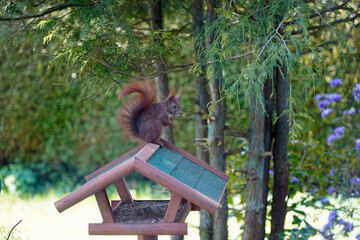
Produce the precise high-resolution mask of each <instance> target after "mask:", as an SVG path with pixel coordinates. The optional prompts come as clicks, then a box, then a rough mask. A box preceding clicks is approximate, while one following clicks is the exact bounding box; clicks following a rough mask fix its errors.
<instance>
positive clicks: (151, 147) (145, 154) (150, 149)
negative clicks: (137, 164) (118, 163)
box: [135, 143, 160, 162]
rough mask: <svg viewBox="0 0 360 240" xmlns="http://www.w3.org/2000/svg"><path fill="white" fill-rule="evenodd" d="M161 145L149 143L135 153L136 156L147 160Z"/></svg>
mask: <svg viewBox="0 0 360 240" xmlns="http://www.w3.org/2000/svg"><path fill="white" fill-rule="evenodd" d="M159 147H160V146H159V145H158V144H154V143H148V144H146V145H145V147H143V148H142V149H141V150H140V151H139V152H138V153H137V154H136V155H135V158H136V159H139V160H142V161H144V162H146V161H147V160H149V158H150V157H151V156H152V155H153V154H154V153H155V152H156V150H158V149H159Z"/></svg>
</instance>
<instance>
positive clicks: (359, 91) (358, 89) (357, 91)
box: [353, 83, 360, 102]
mask: <svg viewBox="0 0 360 240" xmlns="http://www.w3.org/2000/svg"><path fill="white" fill-rule="evenodd" d="M353 94H354V98H355V101H357V102H360V83H357V84H356V85H355V87H354V89H353Z"/></svg>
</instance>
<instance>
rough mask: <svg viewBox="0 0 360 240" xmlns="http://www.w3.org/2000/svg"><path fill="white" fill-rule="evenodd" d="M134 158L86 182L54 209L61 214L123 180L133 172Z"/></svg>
mask: <svg viewBox="0 0 360 240" xmlns="http://www.w3.org/2000/svg"><path fill="white" fill-rule="evenodd" d="M134 161H135V160H134V158H132V159H129V160H127V161H126V162H124V163H122V164H120V165H118V166H116V167H114V168H112V169H110V170H109V171H108V172H107V173H106V174H103V175H100V176H98V177H96V178H94V179H92V180H91V181H89V182H86V183H85V184H84V185H82V186H81V187H80V188H78V189H76V190H74V191H73V192H71V193H69V194H68V195H66V196H65V197H63V198H61V199H59V200H58V201H56V202H55V207H56V209H57V210H58V211H59V212H62V211H64V210H66V209H68V208H69V207H71V206H73V205H75V204H77V203H78V202H80V201H82V200H84V199H85V198H87V197H89V196H91V195H93V194H95V193H97V192H99V191H100V190H102V189H104V188H106V187H107V186H109V185H111V184H113V183H114V182H115V181H117V180H119V179H120V178H123V177H125V176H127V175H129V174H130V173H132V172H134V170H135V166H134Z"/></svg>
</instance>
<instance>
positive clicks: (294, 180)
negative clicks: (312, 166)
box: [290, 177, 299, 183]
mask: <svg viewBox="0 0 360 240" xmlns="http://www.w3.org/2000/svg"><path fill="white" fill-rule="evenodd" d="M298 181H299V179H297V178H296V177H292V178H291V180H290V182H291V183H295V182H298Z"/></svg>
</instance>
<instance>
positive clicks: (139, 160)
mask: <svg viewBox="0 0 360 240" xmlns="http://www.w3.org/2000/svg"><path fill="white" fill-rule="evenodd" d="M161 141H162V142H163V144H164V147H162V148H159V145H157V144H152V143H148V144H143V145H140V146H138V147H136V148H134V149H133V150H131V151H129V152H127V153H125V154H124V155H122V156H121V157H119V158H117V159H115V160H113V161H112V162H110V163H108V164H106V165H105V166H103V167H102V168H100V169H98V170H96V171H95V172H93V173H91V174H89V175H88V176H86V177H85V179H86V180H87V182H86V183H85V184H84V185H82V186H81V187H79V188H78V189H76V190H74V191H73V192H71V193H69V194H68V195H66V196H65V197H63V198H61V199H60V200H58V201H56V202H55V207H56V209H57V210H58V211H59V212H62V211H64V210H66V209H68V208H70V207H71V206H73V205H75V204H77V203H79V202H80V201H82V200H84V199H85V198H87V197H89V196H91V195H93V194H94V195H95V198H96V201H97V203H98V206H99V209H100V213H101V216H102V218H103V222H102V223H90V224H89V234H90V235H138V239H139V240H140V239H157V236H158V235H186V234H187V224H186V223H185V219H186V217H187V215H188V214H189V212H190V211H192V210H199V209H200V208H202V209H205V210H207V211H208V212H210V213H212V214H214V213H215V211H216V210H217V208H218V207H219V205H220V200H221V198H222V196H223V194H224V191H225V188H226V185H227V183H228V181H229V178H230V177H229V176H228V175H226V174H225V173H223V172H221V171H219V170H217V169H215V168H214V167H212V166H210V165H208V164H207V163H205V162H203V161H201V160H200V159H198V158H196V157H194V156H192V155H191V154H189V153H187V152H185V151H184V150H182V149H180V148H178V147H176V146H175V145H173V144H170V143H169V142H167V141H165V140H161ZM135 171H136V172H138V173H140V174H142V175H143V176H145V177H147V178H149V179H151V180H152V181H154V182H156V183H158V184H160V185H162V186H163V187H165V188H167V189H168V190H169V191H170V192H171V199H170V200H150V201H136V200H134V199H133V198H132V196H131V194H130V191H129V188H128V186H127V184H126V182H125V179H124V178H125V177H126V176H127V175H129V174H130V173H132V172H135ZM111 184H114V185H115V187H116V189H117V191H118V193H119V196H120V199H121V200H113V201H111V202H110V201H109V198H108V195H107V192H106V187H108V186H109V185H111Z"/></svg>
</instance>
